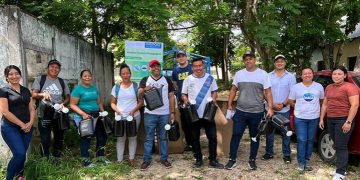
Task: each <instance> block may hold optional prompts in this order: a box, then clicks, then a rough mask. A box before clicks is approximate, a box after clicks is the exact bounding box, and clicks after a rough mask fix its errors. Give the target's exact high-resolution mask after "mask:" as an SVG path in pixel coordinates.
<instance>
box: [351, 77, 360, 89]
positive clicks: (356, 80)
mask: <svg viewBox="0 0 360 180" xmlns="http://www.w3.org/2000/svg"><path fill="white" fill-rule="evenodd" d="M352 79H353V80H354V81H355V84H356V85H357V86H358V87H360V76H353V78H352Z"/></svg>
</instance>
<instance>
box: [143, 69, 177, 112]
mask: <svg viewBox="0 0 360 180" xmlns="http://www.w3.org/2000/svg"><path fill="white" fill-rule="evenodd" d="M146 86H151V87H156V88H160V87H161V86H162V92H161V96H162V100H163V103H164V105H163V106H161V107H159V108H157V109H154V110H152V111H150V110H149V109H148V108H146V106H145V113H149V114H156V115H169V114H170V101H169V93H170V92H174V86H173V83H172V82H171V79H169V78H168V77H165V76H161V78H160V79H157V80H155V79H154V78H153V77H152V76H147V77H144V78H143V79H142V80H141V81H140V86H139V87H140V88H145V87H146Z"/></svg>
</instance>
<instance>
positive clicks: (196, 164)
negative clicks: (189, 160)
mask: <svg viewBox="0 0 360 180" xmlns="http://www.w3.org/2000/svg"><path fill="white" fill-rule="evenodd" d="M203 164H204V163H203V161H202V160H196V161H195V163H194V164H193V167H194V168H200V167H201V166H202V165H203Z"/></svg>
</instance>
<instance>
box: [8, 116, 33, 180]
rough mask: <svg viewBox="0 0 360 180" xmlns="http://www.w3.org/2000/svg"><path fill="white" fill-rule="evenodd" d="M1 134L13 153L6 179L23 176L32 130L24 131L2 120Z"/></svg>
mask: <svg viewBox="0 0 360 180" xmlns="http://www.w3.org/2000/svg"><path fill="white" fill-rule="evenodd" d="M1 135H2V137H3V139H4V141H5V142H6V144H7V145H8V146H9V148H10V150H11V153H12V154H13V157H12V158H11V160H10V161H9V164H8V167H7V172H6V179H7V180H12V179H14V177H16V176H23V173H24V163H25V159H26V151H27V149H28V147H29V144H30V140H31V137H32V130H31V131H30V132H28V133H25V132H24V131H23V130H21V129H20V127H19V126H18V125H14V124H11V123H9V122H7V121H5V120H3V121H2V124H1Z"/></svg>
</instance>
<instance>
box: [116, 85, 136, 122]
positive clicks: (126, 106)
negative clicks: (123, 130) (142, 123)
mask: <svg viewBox="0 0 360 180" xmlns="http://www.w3.org/2000/svg"><path fill="white" fill-rule="evenodd" d="M116 86H119V85H115V86H114V87H113V88H112V90H111V95H112V96H114V97H115V98H117V99H116V106H117V108H118V109H119V111H120V112H121V114H123V115H124V116H127V115H129V114H130V112H131V110H133V109H134V108H135V107H136V105H137V95H136V94H135V93H136V92H135V89H134V84H133V83H132V84H131V85H130V86H129V87H128V88H123V87H121V85H120V89H119V92H118V94H116V92H115V89H116ZM138 115H140V112H139V111H136V113H135V114H134V116H138Z"/></svg>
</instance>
